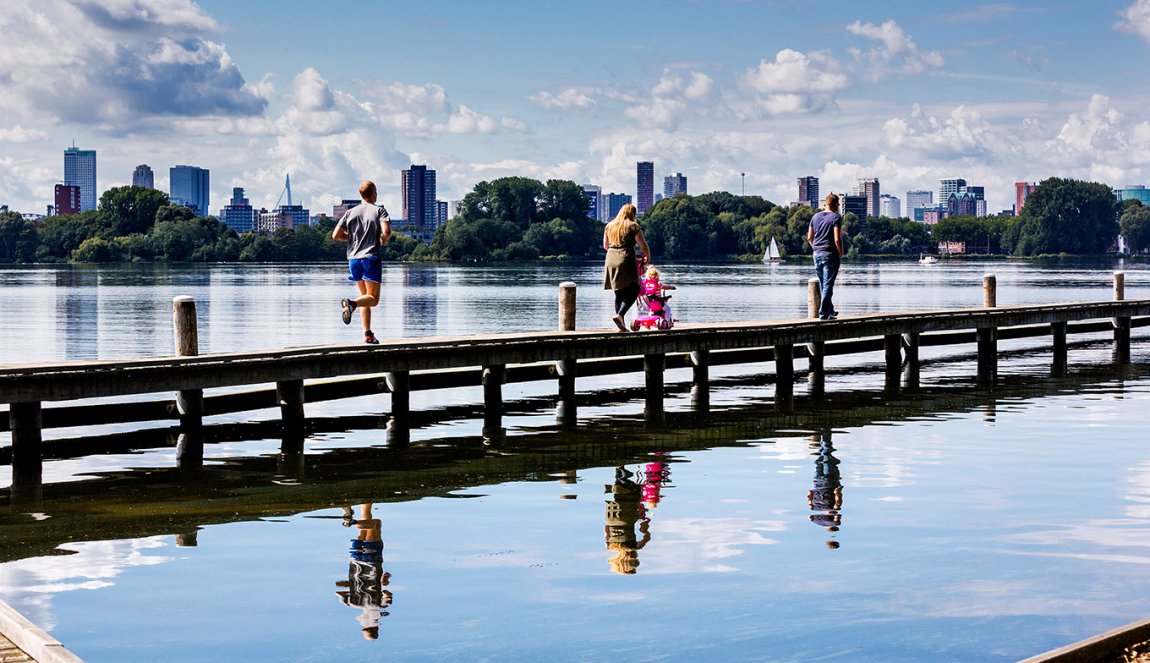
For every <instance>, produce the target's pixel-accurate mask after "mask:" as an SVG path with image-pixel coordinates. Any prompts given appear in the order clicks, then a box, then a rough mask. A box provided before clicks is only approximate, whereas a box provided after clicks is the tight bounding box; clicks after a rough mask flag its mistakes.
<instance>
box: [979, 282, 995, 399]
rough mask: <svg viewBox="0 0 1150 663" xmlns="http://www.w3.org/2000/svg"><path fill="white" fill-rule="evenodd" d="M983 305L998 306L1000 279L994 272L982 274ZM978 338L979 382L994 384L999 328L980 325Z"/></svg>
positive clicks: (988, 306) (986, 384)
mask: <svg viewBox="0 0 1150 663" xmlns="http://www.w3.org/2000/svg"><path fill="white" fill-rule="evenodd" d="M982 305H983V307H984V308H995V307H997V306H998V279H997V278H996V277H995V276H994V274H984V275H983V276H982ZM976 335H977V338H978V383H979V384H980V385H982V386H990V385H993V384H994V379H995V377H996V375H997V374H998V328H996V327H993V326H983V327H979V328H978V330H977V332H976Z"/></svg>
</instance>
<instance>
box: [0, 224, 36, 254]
mask: <svg viewBox="0 0 1150 663" xmlns="http://www.w3.org/2000/svg"><path fill="white" fill-rule="evenodd" d="M39 242H40V233H39V231H38V230H37V228H36V224H34V223H32V222H31V221H25V220H24V217H22V216H20V215H19V214H18V213H16V212H0V262H32V261H33V260H35V258H36V247H37V245H38V244H39Z"/></svg>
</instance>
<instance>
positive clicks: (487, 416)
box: [482, 364, 507, 432]
mask: <svg viewBox="0 0 1150 663" xmlns="http://www.w3.org/2000/svg"><path fill="white" fill-rule="evenodd" d="M506 381H507V366H506V365H505V364H491V365H489V366H484V367H483V379H482V382H483V428H484V430H486V431H489V432H491V431H496V430H498V429H499V428H500V426H501V424H502V422H503V383H504V382H506Z"/></svg>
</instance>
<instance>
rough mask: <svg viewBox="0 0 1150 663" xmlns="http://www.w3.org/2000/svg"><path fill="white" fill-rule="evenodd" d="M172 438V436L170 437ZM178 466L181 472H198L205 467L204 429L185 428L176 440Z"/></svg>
mask: <svg viewBox="0 0 1150 663" xmlns="http://www.w3.org/2000/svg"><path fill="white" fill-rule="evenodd" d="M169 439H171V438H169ZM176 467H177V468H178V469H179V470H180V471H181V472H192V473H195V472H198V471H199V470H201V469H203V467H204V429H203V428H185V429H181V430H180V436H179V438H178V439H177V440H176Z"/></svg>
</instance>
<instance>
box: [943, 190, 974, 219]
mask: <svg viewBox="0 0 1150 663" xmlns="http://www.w3.org/2000/svg"><path fill="white" fill-rule="evenodd" d="M946 211H947V213H948V214H949V215H950V216H975V215H976V213H977V212H978V201H977V200H976V199H975V197H974V196H973V195H971V194H970V193H969V192H966V191H963V192H962V193H952V194H950V198H947V200H946Z"/></svg>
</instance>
